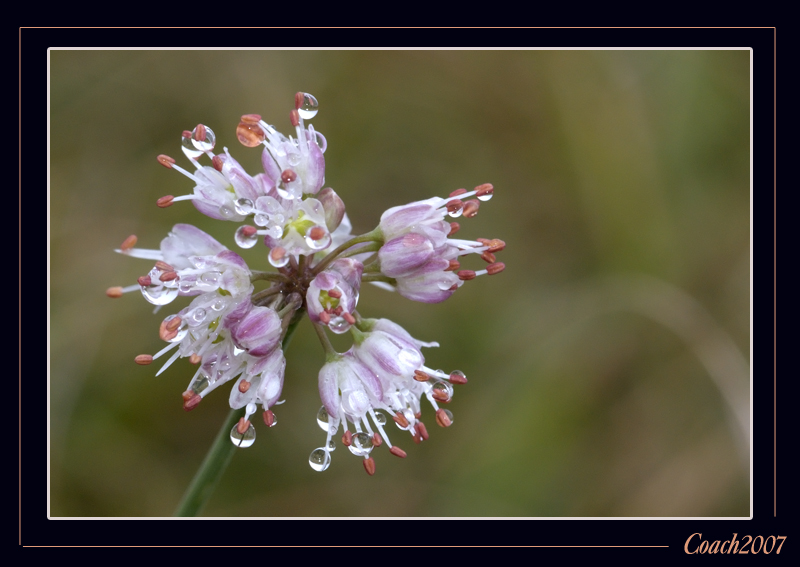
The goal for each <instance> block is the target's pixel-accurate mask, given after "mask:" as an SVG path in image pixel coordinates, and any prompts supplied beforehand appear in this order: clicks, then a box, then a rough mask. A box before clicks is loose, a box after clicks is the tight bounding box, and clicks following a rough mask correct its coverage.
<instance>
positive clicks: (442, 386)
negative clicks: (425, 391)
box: [433, 382, 453, 400]
mask: <svg viewBox="0 0 800 567" xmlns="http://www.w3.org/2000/svg"><path fill="white" fill-rule="evenodd" d="M433 389H434V390H436V391H438V392H441V394H443V395H444V397H446V398H447V399H448V400H449V399H450V398H452V397H453V386H452V385H451V384H449V383H447V382H436V383H435V384H434V385H433Z"/></svg>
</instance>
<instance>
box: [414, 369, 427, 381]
mask: <svg viewBox="0 0 800 567" xmlns="http://www.w3.org/2000/svg"><path fill="white" fill-rule="evenodd" d="M430 379H431V377H430V376H428V375H427V374H425V373H424V372H423V371H422V370H415V371H414V380H416V381H417V382H427V381H428V380H430Z"/></svg>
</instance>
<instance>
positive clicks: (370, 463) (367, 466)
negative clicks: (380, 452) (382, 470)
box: [364, 457, 375, 476]
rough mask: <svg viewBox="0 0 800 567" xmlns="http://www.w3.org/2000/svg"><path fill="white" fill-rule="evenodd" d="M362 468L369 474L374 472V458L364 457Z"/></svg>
mask: <svg viewBox="0 0 800 567" xmlns="http://www.w3.org/2000/svg"><path fill="white" fill-rule="evenodd" d="M364 470H365V471H367V474H368V475H369V476H372V475H374V474H375V459H373V458H372V457H367V458H366V459H364Z"/></svg>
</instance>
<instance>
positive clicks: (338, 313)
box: [332, 305, 344, 315]
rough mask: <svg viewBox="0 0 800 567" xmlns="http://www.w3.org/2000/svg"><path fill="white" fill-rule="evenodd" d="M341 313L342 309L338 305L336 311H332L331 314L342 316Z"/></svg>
mask: <svg viewBox="0 0 800 567" xmlns="http://www.w3.org/2000/svg"><path fill="white" fill-rule="evenodd" d="M342 311H344V307H342V306H341V305H339V306H338V307H337V308H336V309H334V310H333V311H332V313H333V314H334V315H341V314H342Z"/></svg>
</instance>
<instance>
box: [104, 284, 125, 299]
mask: <svg viewBox="0 0 800 567" xmlns="http://www.w3.org/2000/svg"><path fill="white" fill-rule="evenodd" d="M106 295H107V296H108V297H111V298H114V299H116V298H118V297H122V287H121V286H118V285H117V286H114V287H110V288H108V289H107V290H106Z"/></svg>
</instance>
